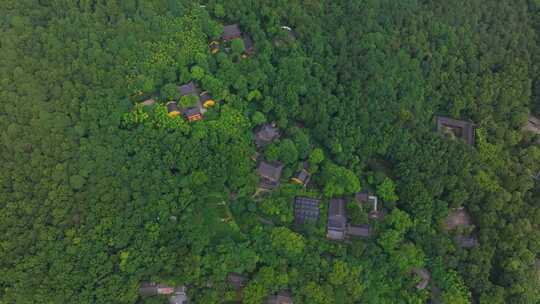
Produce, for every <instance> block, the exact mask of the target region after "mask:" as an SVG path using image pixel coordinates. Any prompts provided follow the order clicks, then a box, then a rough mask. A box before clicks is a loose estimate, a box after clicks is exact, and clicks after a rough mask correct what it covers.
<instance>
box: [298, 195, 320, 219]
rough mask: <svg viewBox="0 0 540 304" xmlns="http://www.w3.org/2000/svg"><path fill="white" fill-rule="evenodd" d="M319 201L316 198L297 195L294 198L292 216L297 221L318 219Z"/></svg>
mask: <svg viewBox="0 0 540 304" xmlns="http://www.w3.org/2000/svg"><path fill="white" fill-rule="evenodd" d="M319 203H320V200H319V199H316V198H309V197H301V196H297V197H296V198H295V200H294V217H295V220H296V222H297V223H300V224H301V223H304V222H306V221H316V220H318V219H319V213H320V210H319Z"/></svg>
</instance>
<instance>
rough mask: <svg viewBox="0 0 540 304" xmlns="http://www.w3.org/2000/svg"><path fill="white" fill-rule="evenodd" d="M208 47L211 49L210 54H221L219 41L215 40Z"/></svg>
mask: <svg viewBox="0 0 540 304" xmlns="http://www.w3.org/2000/svg"><path fill="white" fill-rule="evenodd" d="M208 47H209V48H210V53H212V54H216V53H217V52H219V42H218V41H215V40H214V41H212V42H210V44H209V45H208Z"/></svg>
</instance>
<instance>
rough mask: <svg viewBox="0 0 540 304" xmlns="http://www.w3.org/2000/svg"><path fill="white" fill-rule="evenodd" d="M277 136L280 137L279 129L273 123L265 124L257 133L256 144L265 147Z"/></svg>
mask: <svg viewBox="0 0 540 304" xmlns="http://www.w3.org/2000/svg"><path fill="white" fill-rule="evenodd" d="M277 138H279V129H278V128H277V127H275V126H274V125H273V124H264V125H262V126H261V127H260V128H258V130H257V133H256V134H255V144H256V145H257V147H263V146H265V145H267V144H269V143H270V142H272V141H273V140H275V139H277Z"/></svg>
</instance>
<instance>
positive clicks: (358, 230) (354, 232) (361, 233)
mask: <svg viewBox="0 0 540 304" xmlns="http://www.w3.org/2000/svg"><path fill="white" fill-rule="evenodd" d="M347 234H348V235H350V236H358V237H369V236H370V235H371V228H370V227H369V225H348V226H347Z"/></svg>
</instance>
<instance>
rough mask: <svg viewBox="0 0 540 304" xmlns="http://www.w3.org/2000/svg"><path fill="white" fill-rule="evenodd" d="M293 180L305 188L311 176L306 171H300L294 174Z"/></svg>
mask: <svg viewBox="0 0 540 304" xmlns="http://www.w3.org/2000/svg"><path fill="white" fill-rule="evenodd" d="M293 178H294V179H296V180H298V181H300V182H301V183H302V185H304V186H306V185H307V184H308V183H309V180H310V178H311V174H309V172H308V171H307V170H306V169H302V170H300V172H298V173H296V174H295V175H294V177H293Z"/></svg>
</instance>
